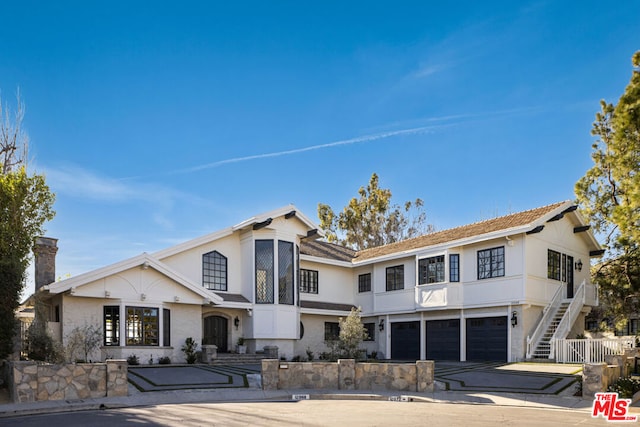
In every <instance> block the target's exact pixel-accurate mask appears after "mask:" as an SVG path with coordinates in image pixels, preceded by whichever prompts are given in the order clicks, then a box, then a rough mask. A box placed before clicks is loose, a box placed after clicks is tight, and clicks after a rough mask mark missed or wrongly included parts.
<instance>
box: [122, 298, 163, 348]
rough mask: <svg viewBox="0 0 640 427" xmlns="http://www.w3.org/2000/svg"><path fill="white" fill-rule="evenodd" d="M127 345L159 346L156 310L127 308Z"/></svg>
mask: <svg viewBox="0 0 640 427" xmlns="http://www.w3.org/2000/svg"><path fill="white" fill-rule="evenodd" d="M125 326H126V328H125V329H126V332H127V336H126V339H127V345H153V346H157V345H159V336H158V331H159V328H158V309H157V308H151V307H127V317H126V325H125Z"/></svg>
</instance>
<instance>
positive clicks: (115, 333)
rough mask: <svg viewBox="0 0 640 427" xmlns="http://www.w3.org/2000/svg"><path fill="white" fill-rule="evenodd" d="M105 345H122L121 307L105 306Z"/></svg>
mask: <svg viewBox="0 0 640 427" xmlns="http://www.w3.org/2000/svg"><path fill="white" fill-rule="evenodd" d="M103 320H104V325H103V330H104V345H105V346H108V345H120V307H119V306H117V305H105V306H104V318H103Z"/></svg>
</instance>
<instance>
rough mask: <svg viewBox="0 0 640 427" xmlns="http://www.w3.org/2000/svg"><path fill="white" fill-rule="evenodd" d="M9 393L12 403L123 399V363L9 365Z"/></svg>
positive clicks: (22, 363)
mask: <svg viewBox="0 0 640 427" xmlns="http://www.w3.org/2000/svg"><path fill="white" fill-rule="evenodd" d="M8 368H9V375H8V376H9V378H8V380H9V384H8V386H9V394H10V397H11V399H12V400H13V402H15V403H22V402H35V401H38V400H76V399H88V398H97V397H110V396H127V394H128V385H127V361H126V360H108V361H107V362H105V363H73V364H71V363H69V364H59V365H43V364H37V363H36V362H11V363H9V367H8Z"/></svg>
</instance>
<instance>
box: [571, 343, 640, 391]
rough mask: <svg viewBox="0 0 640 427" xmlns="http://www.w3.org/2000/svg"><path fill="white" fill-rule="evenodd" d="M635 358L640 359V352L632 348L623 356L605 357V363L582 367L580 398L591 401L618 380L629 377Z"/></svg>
mask: <svg viewBox="0 0 640 427" xmlns="http://www.w3.org/2000/svg"><path fill="white" fill-rule="evenodd" d="M636 357H640V350H639V349H637V348H634V349H628V350H625V352H624V354H623V355H609V356H605V363H589V364H584V365H582V397H584V398H589V399H593V398H594V396H595V394H596V393H601V392H605V391H607V388H608V387H609V385H610V384H612V383H613V382H614V381H615V380H617V379H618V378H621V377H628V376H630V375H631V373H632V372H633V369H634V364H635V358H636Z"/></svg>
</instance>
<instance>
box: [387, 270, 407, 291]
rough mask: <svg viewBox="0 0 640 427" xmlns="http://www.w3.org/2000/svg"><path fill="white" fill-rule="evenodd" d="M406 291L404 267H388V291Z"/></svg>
mask: <svg viewBox="0 0 640 427" xmlns="http://www.w3.org/2000/svg"><path fill="white" fill-rule="evenodd" d="M400 289H404V265H396V266H394V267H387V291H397V290H400Z"/></svg>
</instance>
